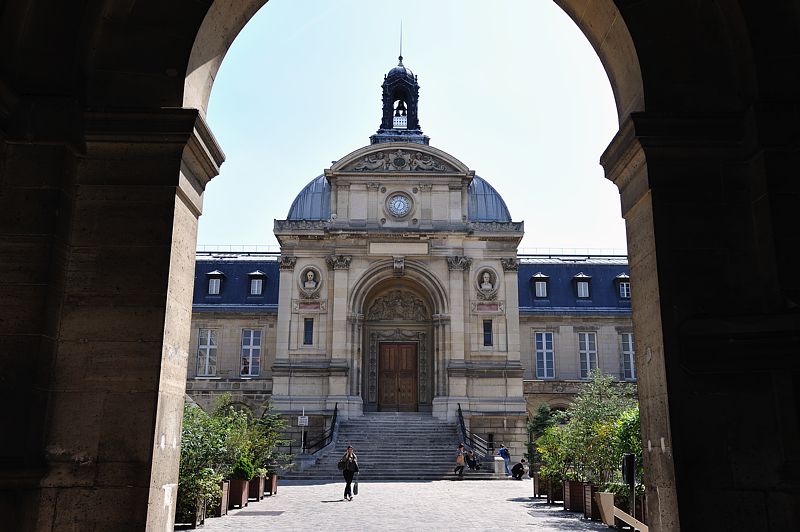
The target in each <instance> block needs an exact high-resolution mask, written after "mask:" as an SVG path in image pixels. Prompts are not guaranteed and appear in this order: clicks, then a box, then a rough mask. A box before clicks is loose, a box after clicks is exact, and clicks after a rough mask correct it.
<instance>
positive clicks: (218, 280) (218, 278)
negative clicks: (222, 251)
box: [206, 270, 225, 296]
mask: <svg viewBox="0 0 800 532" xmlns="http://www.w3.org/2000/svg"><path fill="white" fill-rule="evenodd" d="M206 277H208V295H210V296H218V295H219V292H220V289H221V288H222V278H223V277H225V274H224V273H222V272H221V271H219V270H214V271H213V272H208V273H207V274H206Z"/></svg>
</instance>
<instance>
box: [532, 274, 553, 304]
mask: <svg viewBox="0 0 800 532" xmlns="http://www.w3.org/2000/svg"><path fill="white" fill-rule="evenodd" d="M531 279H533V294H534V297H535V298H537V299H545V298H547V292H548V290H547V283H548V281H549V280H550V278H549V277H548V276H547V275H545V274H543V273H542V272H536V273H534V274H533V276H532V277H531Z"/></svg>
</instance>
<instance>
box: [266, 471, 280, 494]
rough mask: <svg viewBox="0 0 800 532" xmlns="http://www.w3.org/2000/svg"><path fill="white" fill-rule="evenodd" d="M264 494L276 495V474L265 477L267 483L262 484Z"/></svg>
mask: <svg viewBox="0 0 800 532" xmlns="http://www.w3.org/2000/svg"><path fill="white" fill-rule="evenodd" d="M264 493H268V494H270V495H275V494H276V493H278V474H277V473H270V474H268V475H267V481H266V483H265V484H264Z"/></svg>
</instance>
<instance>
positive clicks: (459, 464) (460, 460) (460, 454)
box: [453, 443, 464, 480]
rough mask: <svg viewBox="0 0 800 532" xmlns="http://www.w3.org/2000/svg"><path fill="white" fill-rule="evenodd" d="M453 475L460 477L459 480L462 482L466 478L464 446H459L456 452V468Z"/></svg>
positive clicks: (460, 444) (461, 444)
mask: <svg viewBox="0 0 800 532" xmlns="http://www.w3.org/2000/svg"><path fill="white" fill-rule="evenodd" d="M453 473H455V474H456V475H458V479H459V480H462V479H463V478H464V444H463V443H459V444H458V450H457V451H456V468H455V469H453Z"/></svg>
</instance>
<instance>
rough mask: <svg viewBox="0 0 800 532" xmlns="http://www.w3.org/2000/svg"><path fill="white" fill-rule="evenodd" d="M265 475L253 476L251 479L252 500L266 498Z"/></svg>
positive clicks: (249, 495) (250, 496)
mask: <svg viewBox="0 0 800 532" xmlns="http://www.w3.org/2000/svg"><path fill="white" fill-rule="evenodd" d="M264 479H265V478H264V477H253V479H252V480H251V481H250V489H249V493H248V498H249V499H250V500H256V501H260V500H261V499H263V498H264Z"/></svg>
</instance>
